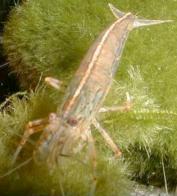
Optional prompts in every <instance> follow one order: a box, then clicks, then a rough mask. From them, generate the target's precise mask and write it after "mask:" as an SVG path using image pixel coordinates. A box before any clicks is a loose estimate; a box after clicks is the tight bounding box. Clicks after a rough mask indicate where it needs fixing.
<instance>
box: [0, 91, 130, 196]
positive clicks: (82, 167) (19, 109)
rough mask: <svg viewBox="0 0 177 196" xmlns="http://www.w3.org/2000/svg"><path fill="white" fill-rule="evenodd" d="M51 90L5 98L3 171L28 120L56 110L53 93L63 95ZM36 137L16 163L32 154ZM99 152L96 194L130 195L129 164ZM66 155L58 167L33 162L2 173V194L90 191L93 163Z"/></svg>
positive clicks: (0, 131)
mask: <svg viewBox="0 0 177 196" xmlns="http://www.w3.org/2000/svg"><path fill="white" fill-rule="evenodd" d="M49 91H50V90H49V89H45V88H42V89H39V90H37V91H36V92H35V93H34V92H31V93H30V94H27V93H23V98H22V99H20V98H18V96H19V93H18V96H17V95H14V96H12V97H11V98H9V100H8V101H6V104H9V105H8V106H7V107H6V108H5V109H4V111H3V112H2V113H1V114H0V122H1V123H0V145H1V150H0V156H1V159H0V174H1V175H3V174H5V173H6V172H7V171H10V170H11V169H12V166H11V162H12V156H13V154H14V152H15V149H16V147H17V145H18V143H19V140H20V138H21V136H22V134H23V132H24V127H25V124H26V123H27V122H28V121H29V120H34V119H36V118H39V117H40V118H41V117H45V116H47V115H48V114H49V113H50V112H55V110H56V105H57V102H56V98H55V99H54V97H55V96H57V97H59V96H60V95H59V94H57V93H54V92H53V91H50V95H51V94H53V96H48V93H49ZM37 139H38V136H36V137H31V138H30V140H29V142H27V144H26V145H25V146H24V148H23V150H22V152H21V154H20V156H19V157H18V162H17V163H16V166H18V165H19V164H20V163H22V162H23V161H25V160H27V159H28V158H29V157H31V156H32V155H31V153H32V152H31V151H32V150H34V148H35V146H34V144H35V143H36V140H37ZM31 141H33V142H32V143H31ZM85 153H86V152H85ZM98 154H99V156H98V166H97V170H96V176H97V187H96V195H105V196H107V195H120V196H124V195H129V191H130V190H131V184H132V183H131V182H130V181H129V180H128V179H127V174H128V172H126V165H125V164H124V163H123V162H122V161H121V160H117V161H110V160H109V159H108V158H106V157H105V156H104V155H103V154H102V152H98ZM86 155H87V154H85V155H84V156H86ZM63 159H64V160H63V161H62V163H60V165H59V166H58V167H57V168H56V169H55V170H51V169H49V168H48V167H46V165H37V164H36V163H33V162H30V163H29V164H27V165H25V166H23V167H21V168H20V169H18V170H16V171H14V172H13V173H11V174H10V175H8V176H6V177H3V178H1V177H0V192H1V194H3V195H12V194H13V195H24V194H25V195H26V194H27V195H34V194H35V195H51V194H52V193H53V194H56V195H58V194H59V195H60V194H61V190H63V191H64V193H65V195H67V196H72V195H73V196H74V195H78V196H79V195H87V194H88V193H89V192H90V191H91V187H92V178H93V177H92V173H93V172H92V166H91V165H90V163H87V162H84V159H83V158H82V159H81V158H80V157H75V158H63ZM14 167H15V166H14ZM7 187H8V189H7Z"/></svg>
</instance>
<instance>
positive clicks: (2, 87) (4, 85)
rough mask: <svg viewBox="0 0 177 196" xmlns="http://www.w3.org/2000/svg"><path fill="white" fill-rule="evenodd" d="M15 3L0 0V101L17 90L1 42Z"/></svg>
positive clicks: (13, 0) (10, 0) (8, 0)
mask: <svg viewBox="0 0 177 196" xmlns="http://www.w3.org/2000/svg"><path fill="white" fill-rule="evenodd" d="M17 3H18V1H17V0H16V1H15V0H0V102H2V101H3V100H5V98H6V97H8V96H9V95H11V94H12V93H14V92H16V91H17V90H18V85H17V81H16V78H15V75H14V74H12V73H11V71H10V68H9V65H8V62H7V58H6V57H5V55H4V53H3V46H2V42H1V40H3V29H4V25H5V22H6V20H7V19H8V14H9V11H10V10H11V9H12V8H13V6H14V5H15V4H17Z"/></svg>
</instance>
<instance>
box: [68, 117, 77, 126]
mask: <svg viewBox="0 0 177 196" xmlns="http://www.w3.org/2000/svg"><path fill="white" fill-rule="evenodd" d="M67 123H68V124H69V125H71V126H73V127H74V126H76V125H77V123H78V121H77V120H76V119H75V118H68V120H67Z"/></svg>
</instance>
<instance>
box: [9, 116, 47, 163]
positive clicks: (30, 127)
mask: <svg viewBox="0 0 177 196" xmlns="http://www.w3.org/2000/svg"><path fill="white" fill-rule="evenodd" d="M47 124H48V118H45V119H38V120H35V121H30V122H28V124H27V125H26V128H25V132H24V134H23V137H22V139H21V141H20V143H19V145H18V147H17V149H16V151H15V153H14V155H13V159H12V165H13V164H14V163H15V161H16V159H17V157H18V155H19V153H20V151H21V150H22V148H23V146H24V145H25V144H26V142H27V141H28V138H29V137H30V136H31V135H32V134H34V133H37V132H40V131H42V130H43V128H44V127H45V126H46V125H47Z"/></svg>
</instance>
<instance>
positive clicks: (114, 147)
mask: <svg viewBox="0 0 177 196" xmlns="http://www.w3.org/2000/svg"><path fill="white" fill-rule="evenodd" d="M93 125H94V126H95V128H96V129H97V130H98V131H99V132H100V134H101V135H102V137H103V138H104V139H105V141H106V143H107V144H108V145H109V146H110V147H111V149H112V151H113V152H114V153H115V156H116V157H119V156H121V154H122V153H121V151H120V149H119V148H118V146H117V145H116V144H115V143H114V141H113V140H112V138H111V137H110V136H109V134H108V133H107V132H106V130H105V129H104V128H102V127H101V125H100V124H99V122H98V121H97V120H96V119H95V120H93Z"/></svg>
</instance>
